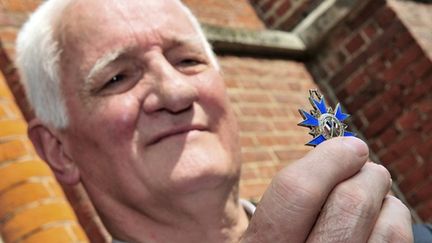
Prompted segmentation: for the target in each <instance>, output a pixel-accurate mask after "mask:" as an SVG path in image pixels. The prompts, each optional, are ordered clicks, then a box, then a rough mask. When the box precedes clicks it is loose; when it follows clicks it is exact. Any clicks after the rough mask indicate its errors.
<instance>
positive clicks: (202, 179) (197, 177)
mask: <svg viewBox="0 0 432 243" xmlns="http://www.w3.org/2000/svg"><path fill="white" fill-rule="evenodd" d="M238 178H239V172H235V171H224V172H223V173H221V172H219V173H217V172H214V171H213V172H205V171H203V172H202V173H200V174H189V175H187V176H176V175H172V177H171V178H170V179H171V183H172V185H173V186H172V189H173V192H172V193H175V194H191V193H198V192H202V191H213V190H229V189H230V188H231V187H232V186H233V185H234V184H235V183H237V181H238Z"/></svg>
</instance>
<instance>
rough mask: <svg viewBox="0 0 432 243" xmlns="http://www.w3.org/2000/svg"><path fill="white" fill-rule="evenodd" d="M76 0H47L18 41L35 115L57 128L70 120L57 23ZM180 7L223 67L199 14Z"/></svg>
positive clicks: (18, 60) (213, 61)
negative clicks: (62, 80) (64, 94)
mask: <svg viewBox="0 0 432 243" xmlns="http://www.w3.org/2000/svg"><path fill="white" fill-rule="evenodd" d="M72 2H73V0H48V1H46V2H44V3H43V4H41V6H40V7H39V8H38V9H37V10H36V11H35V12H34V13H33V14H32V15H31V16H30V18H29V20H28V21H27V22H26V24H25V25H24V26H23V28H22V29H21V31H20V33H19V35H18V38H17V42H16V53H17V58H16V65H17V68H18V71H19V73H20V76H21V80H22V83H23V85H24V88H25V90H26V93H27V95H28V98H29V101H30V104H31V105H32V107H33V109H34V111H35V113H36V116H37V117H38V118H39V119H41V121H42V122H44V123H46V124H49V125H52V126H54V127H56V128H65V127H67V125H68V123H69V116H68V113H67V110H66V104H65V100H64V97H63V94H62V91H61V86H60V55H61V52H62V49H61V47H60V44H59V40H58V39H57V38H56V36H55V31H56V29H55V28H56V27H57V25H58V24H59V21H60V19H61V16H62V14H63V12H64V10H65V8H66V7H67V6H69V4H70V3H72ZM177 2H178V3H179V4H180V6H181V8H182V9H183V10H184V12H185V13H186V15H187V17H188V18H189V19H190V21H191V23H192V25H193V27H194V28H195V29H196V31H197V33H198V36H199V38H200V39H201V40H202V43H203V44H204V49H205V52H206V53H207V55H208V56H209V58H210V62H211V64H212V65H213V66H214V67H215V68H216V70H218V71H219V70H220V67H219V64H218V62H217V59H216V57H215V54H214V52H213V51H212V48H211V46H210V43H209V42H208V41H207V39H206V37H205V35H204V32H203V31H202V29H201V26H200V24H199V22H198V20H197V18H196V17H195V16H194V15H193V14H192V12H191V11H190V9H189V8H188V7H186V6H185V5H184V4H183V3H182V2H181V1H180V0H177Z"/></svg>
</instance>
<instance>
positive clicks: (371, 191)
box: [242, 138, 413, 243]
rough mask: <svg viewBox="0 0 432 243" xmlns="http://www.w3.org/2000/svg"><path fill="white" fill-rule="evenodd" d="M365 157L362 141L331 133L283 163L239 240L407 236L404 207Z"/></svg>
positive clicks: (384, 174)
mask: <svg viewBox="0 0 432 243" xmlns="http://www.w3.org/2000/svg"><path fill="white" fill-rule="evenodd" d="M368 157H369V152H368V148H367V146H366V144H365V143H364V142H363V141H361V140H359V139H357V138H334V139H331V140H329V141H327V142H325V143H323V144H321V145H319V146H317V147H316V148H315V149H313V150H312V151H311V152H310V153H308V154H307V155H306V156H305V157H304V158H302V159H300V160H298V161H296V162H294V163H293V164H291V165H289V166H288V167H286V168H284V169H283V170H282V171H281V172H280V173H278V175H277V176H276V177H275V178H274V179H273V181H272V183H271V184H270V186H269V188H268V189H267V191H266V193H265V194H264V196H263V198H262V200H261V202H260V204H259V205H258V208H257V210H256V212H255V214H254V216H253V217H252V219H251V222H250V225H249V227H248V229H247V231H246V233H245V234H244V236H243V239H242V242H244V243H249V242H260V243H278V242H293V243H298V242H326V243H327V242H350V243H351V242H412V241H413V237H412V230H411V216H410V212H409V210H408V209H407V207H406V206H405V205H404V204H402V203H401V202H400V201H399V200H398V199H396V198H395V197H393V196H389V195H388V192H389V190H390V187H391V178H390V174H389V172H388V171H387V170H386V169H385V168H384V167H383V166H381V165H378V164H374V163H372V162H368Z"/></svg>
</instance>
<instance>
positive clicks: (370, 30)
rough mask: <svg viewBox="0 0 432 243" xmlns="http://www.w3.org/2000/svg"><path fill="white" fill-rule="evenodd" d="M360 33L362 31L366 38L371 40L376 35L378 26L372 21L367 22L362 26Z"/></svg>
mask: <svg viewBox="0 0 432 243" xmlns="http://www.w3.org/2000/svg"><path fill="white" fill-rule="evenodd" d="M361 33H363V34H364V36H366V37H367V39H369V40H373V39H374V38H375V37H376V34H377V33H378V27H377V26H376V25H375V23H374V22H369V23H368V24H366V25H365V26H364V27H363V29H362V30H361Z"/></svg>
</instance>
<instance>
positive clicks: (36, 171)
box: [0, 160, 53, 191]
mask: <svg viewBox="0 0 432 243" xmlns="http://www.w3.org/2000/svg"><path fill="white" fill-rule="evenodd" d="M0 175H1V177H2V179H1V180H0V191H3V190H5V189H6V188H8V187H9V186H11V185H14V184H16V183H18V182H23V181H25V180H27V179H28V178H30V177H41V176H53V174H52V172H51V170H50V168H49V167H48V165H46V164H45V162H43V161H41V160H32V161H25V162H17V163H12V164H9V165H6V166H0Z"/></svg>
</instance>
